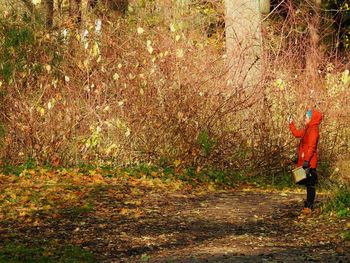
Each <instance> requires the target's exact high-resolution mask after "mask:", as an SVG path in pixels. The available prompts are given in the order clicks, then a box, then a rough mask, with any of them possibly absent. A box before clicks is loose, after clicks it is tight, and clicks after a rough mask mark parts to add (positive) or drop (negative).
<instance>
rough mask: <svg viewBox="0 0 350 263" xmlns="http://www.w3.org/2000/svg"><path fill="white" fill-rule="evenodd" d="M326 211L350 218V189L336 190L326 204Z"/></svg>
mask: <svg viewBox="0 0 350 263" xmlns="http://www.w3.org/2000/svg"><path fill="white" fill-rule="evenodd" d="M324 211H325V212H326V213H331V214H336V215H337V216H338V217H350V189H349V188H348V187H345V186H343V187H339V188H338V189H336V190H335V191H334V193H333V195H332V196H331V198H330V199H329V200H328V201H327V202H326V203H325V204H324Z"/></svg>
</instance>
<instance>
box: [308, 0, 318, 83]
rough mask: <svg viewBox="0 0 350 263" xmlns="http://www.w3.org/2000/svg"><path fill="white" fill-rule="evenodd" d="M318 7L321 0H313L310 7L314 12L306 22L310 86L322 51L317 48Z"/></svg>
mask: <svg viewBox="0 0 350 263" xmlns="http://www.w3.org/2000/svg"><path fill="white" fill-rule="evenodd" d="M320 7H321V0H314V6H312V7H311V9H312V10H313V12H314V14H313V15H312V17H311V19H310V21H309V22H308V29H309V45H308V47H307V51H306V76H307V78H308V79H309V84H310V85H311V86H312V87H313V86H315V85H316V84H317V76H318V67H319V65H320V62H321V61H322V53H321V51H320V48H319V41H320V35H319V28H320V22H321V21H320Z"/></svg>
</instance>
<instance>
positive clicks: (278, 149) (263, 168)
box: [0, 2, 350, 174]
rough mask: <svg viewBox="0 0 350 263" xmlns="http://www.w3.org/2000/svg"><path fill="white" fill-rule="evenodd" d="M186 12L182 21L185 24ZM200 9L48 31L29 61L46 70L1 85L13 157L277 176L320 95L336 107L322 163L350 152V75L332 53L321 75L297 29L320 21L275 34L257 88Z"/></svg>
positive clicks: (327, 111) (326, 124) (138, 11)
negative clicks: (292, 125) (232, 68)
mask: <svg viewBox="0 0 350 263" xmlns="http://www.w3.org/2000/svg"><path fill="white" fill-rule="evenodd" d="M294 13H295V12H294ZM179 15H180V16H181V18H182V19H181V20H182V23H176V22H174V21H177V20H176V19H174V17H175V18H176V17H178V16H179ZM196 17H197V16H196V15H195V13H186V14H183V13H180V14H179V11H178V10H173V9H172V8H171V6H167V5H166V3H165V4H164V5H163V6H160V5H154V4H152V3H150V2H149V3H148V2H147V6H145V7H142V8H141V7H137V6H136V7H134V11H132V12H131V13H130V14H129V15H128V16H127V17H126V18H118V19H116V18H115V17H114V18H113V19H110V17H109V16H108V14H107V15H104V16H103V17H102V34H98V33H94V26H95V25H94V23H95V22H94V19H95V17H94V16H93V15H91V17H90V20H87V21H86V23H87V24H86V27H87V29H88V30H89V32H90V33H89V36H88V37H87V38H86V39H82V37H81V30H77V29H76V28H75V27H74V26H69V25H70V23H68V22H67V23H62V26H65V28H67V29H68V35H67V37H63V35H62V31H61V30H62V29H63V28H60V29H59V30H57V31H56V32H50V33H49V32H47V33H49V34H46V32H45V31H40V30H38V31H37V32H36V38H35V39H36V42H35V43H34V44H32V46H31V52H28V55H29V57H28V60H27V61H28V63H31V65H32V64H33V62H35V63H37V64H40V65H41V70H40V71H39V72H37V73H35V74H34V73H33V71H28V70H29V69H28V68H26V69H25V70H27V71H25V72H27V74H25V76H24V75H23V72H16V74H15V78H14V79H13V81H12V82H11V83H9V84H5V82H4V84H3V85H2V88H1V89H2V91H4V92H3V95H2V97H1V99H2V100H3V103H2V104H1V105H0V107H1V110H2V115H1V122H2V123H3V125H4V127H5V132H6V133H5V138H4V143H3V148H2V151H1V155H2V157H3V159H7V160H11V161H13V162H24V161H25V160H26V159H28V158H34V159H35V160H37V161H38V162H39V163H47V162H50V163H53V164H55V165H57V164H59V163H61V164H65V165H67V164H73V165H74V164H77V163H80V162H84V163H98V164H101V163H103V164H112V163H114V164H130V163H132V164H135V163H141V162H148V163H154V164H160V165H173V164H174V163H175V164H176V165H179V164H182V165H183V166H195V167H203V166H208V165H210V166H212V167H217V168H228V167H229V168H230V169H246V170H250V171H251V172H252V173H254V174H255V173H257V172H260V173H266V172H271V171H272V172H273V173H277V172H280V171H281V170H283V169H285V167H287V165H288V164H289V162H290V159H291V157H292V156H294V153H295V151H296V147H297V144H298V142H297V140H296V139H294V138H292V136H291V134H290V132H289V130H288V122H287V117H288V116H289V115H290V114H293V117H294V118H295V120H296V122H297V124H298V126H299V127H300V126H301V125H302V123H303V118H304V114H305V109H306V105H307V104H310V103H311V104H315V105H317V107H318V108H319V109H320V110H321V111H322V112H323V113H324V115H325V118H324V121H323V123H322V125H321V139H320V144H319V149H320V154H321V158H320V161H321V162H327V163H332V162H334V161H336V159H337V158H338V157H340V156H342V154H343V153H345V152H348V151H349V144H348V141H349V136H350V130H349V127H350V126H349V125H348V123H349V119H348V118H349V117H348V116H350V108H349V105H350V103H349V98H350V94H349V89H348V86H349V80H350V76H349V72H348V71H347V70H346V69H347V67H346V65H344V63H342V62H337V61H336V60H334V59H333V58H332V56H329V55H327V54H325V55H324V56H323V57H322V60H317V61H319V62H318V63H319V64H318V66H317V67H316V68H315V69H314V71H313V76H312V82H311V81H310V70H306V69H305V68H306V67H305V65H306V63H307V56H308V54H315V53H317V52H315V50H313V51H312V50H310V42H309V40H308V39H309V38H310V36H308V35H307V33H299V32H298V31H296V30H295V27H292V26H295V23H301V22H300V21H301V20H302V18H304V19H306V20H307V21H311V19H310V18H308V17H307V16H300V15H298V16H297V17H292V16H288V18H287V19H286V20H285V22H284V23H276V24H271V25H270V29H269V30H268V29H266V30H265V31H264V32H265V39H266V41H265V42H266V44H268V45H265V47H264V57H263V59H262V60H263V61H264V62H267V64H266V65H268V66H266V67H265V71H264V72H263V73H264V74H262V75H263V78H262V80H261V81H260V83H259V84H258V85H257V86H255V87H253V88H251V89H250V92H249V93H247V92H246V90H245V89H244V85H243V84H242V83H233V84H228V82H227V72H228V70H229V69H228V68H227V67H226V61H225V58H224V57H223V48H222V47H223V43H222V35H221V33H222V32H221V31H220V27H218V29H217V34H216V38H213V39H214V40H213V39H210V38H209V39H208V23H207V22H206V20H205V19H204V18H203V17H200V18H199V19H198V20H196V21H195V18H196ZM296 19H298V21H297V22H296ZM219 20H220V19H219ZM299 20H300V21H299ZM193 21H195V23H194V22H193ZM307 21H306V22H305V21H304V22H302V23H304V24H305V23H306V24H307ZM8 22H9V24H11V23H13V21H11V20H9V21H8ZM16 23H19V22H18V21H17V22H16ZM281 26H282V28H280V27H281ZM274 27H277V28H274ZM271 28H274V29H273V30H271ZM273 32H274V33H273ZM276 32H279V34H276ZM305 32H307V31H305ZM295 43H296V44H295ZM34 46H35V48H33V47H34ZM266 46H267V47H266ZM52 47H55V48H54V51H55V52H53V53H52V52H51V53H50V52H48V50H52ZM34 50H35V52H34ZM311 51H312V52H311ZM236 55H237V56H239V55H240V54H236ZM311 61H313V60H312V59H311ZM29 68H30V67H29ZM28 72H29V73H30V74H28ZM311 90H312V92H311ZM0 136H1V127H0ZM0 146H1V144H0ZM247 168H248V169H247Z"/></svg>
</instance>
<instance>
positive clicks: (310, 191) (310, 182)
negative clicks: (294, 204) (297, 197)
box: [299, 168, 318, 208]
mask: <svg viewBox="0 0 350 263" xmlns="http://www.w3.org/2000/svg"><path fill="white" fill-rule="evenodd" d="M317 182H318V175H317V172H316V169H315V168H311V169H310V175H309V176H308V177H307V178H306V179H304V180H302V181H300V182H299V184H301V185H305V186H306V201H305V203H304V207H307V208H313V206H314V201H315V197H316V184H317Z"/></svg>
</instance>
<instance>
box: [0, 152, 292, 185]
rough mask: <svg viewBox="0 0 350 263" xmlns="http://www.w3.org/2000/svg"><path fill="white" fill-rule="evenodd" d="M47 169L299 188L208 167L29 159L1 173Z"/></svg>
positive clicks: (287, 181)
mask: <svg viewBox="0 0 350 263" xmlns="http://www.w3.org/2000/svg"><path fill="white" fill-rule="evenodd" d="M41 168H44V169H45V170H47V171H57V170H58V171H59V170H61V171H64V170H67V171H70V170H73V169H74V170H76V173H77V174H94V173H99V174H101V175H103V176H106V177H115V176H124V175H127V176H131V177H135V178H141V177H143V176H146V177H148V178H154V177H157V178H159V179H161V180H163V181H172V180H181V181H183V182H185V183H187V184H190V185H192V186H196V185H202V184H208V183H214V184H216V185H219V186H223V187H239V186H240V185H242V184H245V185H251V186H253V187H259V188H274V189H279V190H281V189H285V188H288V189H294V188H296V185H295V184H294V183H293V181H292V178H291V174H290V173H289V172H288V171H284V172H281V173H279V174H274V175H248V174H250V172H249V171H232V170H228V169H227V170H218V169H213V168H209V167H204V168H202V169H200V170H198V169H197V168H196V167H182V168H180V167H176V166H175V165H168V166H163V167H161V166H156V165H147V164H140V165H133V166H127V167H124V166H123V167H120V166H117V165H115V166H96V165H87V164H80V165H78V166H76V167H69V168H65V167H52V166H50V165H46V166H44V167H38V166H37V165H36V162H35V161H33V160H31V159H29V160H28V161H27V162H25V163H23V164H19V165H12V164H9V163H6V162H5V163H4V164H3V165H2V166H0V173H3V174H6V175H9V174H13V175H17V176H19V175H20V174H22V173H23V172H25V171H29V170H40V169H41Z"/></svg>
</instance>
